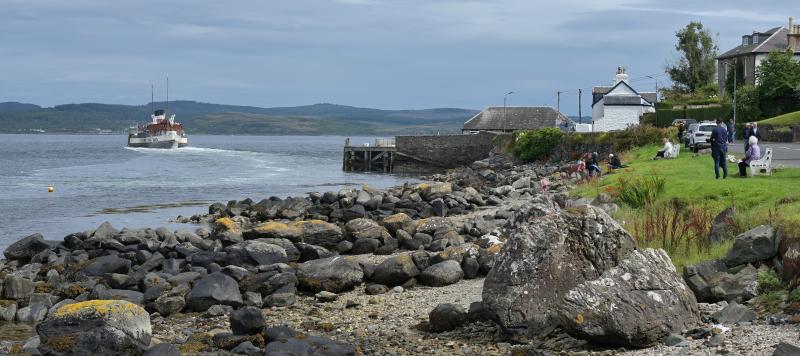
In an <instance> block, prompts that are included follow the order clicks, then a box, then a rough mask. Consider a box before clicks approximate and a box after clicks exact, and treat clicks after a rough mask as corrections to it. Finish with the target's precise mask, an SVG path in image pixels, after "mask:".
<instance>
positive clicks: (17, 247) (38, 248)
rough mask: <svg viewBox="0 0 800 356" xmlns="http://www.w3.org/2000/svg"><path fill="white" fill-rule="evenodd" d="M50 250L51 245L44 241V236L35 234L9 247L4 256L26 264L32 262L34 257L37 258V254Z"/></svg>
mask: <svg viewBox="0 0 800 356" xmlns="http://www.w3.org/2000/svg"><path fill="white" fill-rule="evenodd" d="M48 248H50V245H48V244H47V242H46V241H44V237H43V236H42V234H33V235H30V236H27V237H25V238H23V239H21V240H19V241H17V242H15V243H13V244H11V246H8V247H7V248H6V250H5V251H3V255H4V256H6V259H8V260H12V261H13V260H18V261H20V262H22V263H26V262H28V261H30V260H31V258H32V257H33V256H36V254H38V253H39V252H42V251H44V250H46V249H48Z"/></svg>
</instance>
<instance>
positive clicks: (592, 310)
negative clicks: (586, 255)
mask: <svg viewBox="0 0 800 356" xmlns="http://www.w3.org/2000/svg"><path fill="white" fill-rule="evenodd" d="M558 313H559V315H560V317H561V322H562V326H564V327H566V329H567V331H568V332H570V333H572V334H573V335H576V336H578V337H581V338H585V339H588V340H590V341H594V342H598V343H607V344H616V345H625V346H635V347H646V346H650V345H653V344H655V343H656V342H658V341H660V340H661V339H663V338H664V337H666V336H667V335H669V334H670V332H675V333H679V332H681V330H686V329H691V328H692V327H694V326H695V325H696V324H697V323H698V322H699V317H698V316H699V315H698V311H697V301H696V300H695V297H694V294H693V293H692V291H691V290H690V289H689V288H688V287H687V286H686V285H685V284H684V283H683V281H682V280H681V278H680V277H679V276H678V275H677V273H676V272H675V266H673V265H672V261H671V260H670V258H669V256H667V253H666V252H664V250H661V249H657V250H656V249H649V248H648V249H644V250H636V251H632V252H631V253H629V254H628V256H627V257H626V258H625V259H624V260H623V261H622V262H620V264H619V265H618V266H617V267H614V268H611V269H609V270H607V271H605V272H604V273H603V274H602V275H601V276H600V278H598V279H596V280H592V281H587V282H584V283H582V284H580V285H578V286H577V287H575V288H573V289H571V290H570V291H569V292H567V293H566V295H565V296H564V301H563V302H562V303H560V304H559V307H558Z"/></svg>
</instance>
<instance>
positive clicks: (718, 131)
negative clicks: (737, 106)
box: [711, 119, 728, 179]
mask: <svg viewBox="0 0 800 356" xmlns="http://www.w3.org/2000/svg"><path fill="white" fill-rule="evenodd" d="M724 125H725V123H724V122H722V119H717V127H715V128H714V129H713V130H711V157H712V158H714V174H715V175H716V177H717V179H719V167H722V172H723V176H722V179H725V178H728V162H727V158H726V157H725V155H726V154H727V153H728V142H727V141H728V130H726V129H725V126H724Z"/></svg>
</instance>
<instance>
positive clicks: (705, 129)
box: [686, 121, 717, 153]
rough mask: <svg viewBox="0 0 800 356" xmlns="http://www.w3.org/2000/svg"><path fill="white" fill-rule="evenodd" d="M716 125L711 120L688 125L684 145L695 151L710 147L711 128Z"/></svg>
mask: <svg viewBox="0 0 800 356" xmlns="http://www.w3.org/2000/svg"><path fill="white" fill-rule="evenodd" d="M716 126H717V124H716V123H715V122H713V121H703V122H701V123H698V124H691V125H689V129H688V130H687V131H686V140H687V142H686V146H687V147H689V149H691V150H692V152H695V153H696V152H697V151H699V150H701V149H703V148H708V147H711V142H710V141H711V130H713V129H714V127H716Z"/></svg>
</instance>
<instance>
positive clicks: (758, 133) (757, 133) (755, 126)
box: [750, 122, 761, 141]
mask: <svg viewBox="0 0 800 356" xmlns="http://www.w3.org/2000/svg"><path fill="white" fill-rule="evenodd" d="M752 127H753V128H752V129H751V130H750V136H755V137H756V138H757V139H758V140H759V141H761V131H758V123H757V122H754V123H753V125H752Z"/></svg>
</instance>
